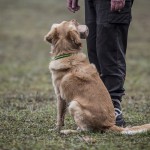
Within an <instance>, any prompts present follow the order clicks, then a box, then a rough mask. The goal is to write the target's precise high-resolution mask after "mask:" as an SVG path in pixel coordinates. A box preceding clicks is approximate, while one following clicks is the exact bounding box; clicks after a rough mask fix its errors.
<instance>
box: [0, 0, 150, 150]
mask: <svg viewBox="0 0 150 150" xmlns="http://www.w3.org/2000/svg"><path fill="white" fill-rule="evenodd" d="M81 5H82V10H81V11H80V12H79V13H76V14H71V13H69V12H68V10H67V9H66V5H65V2H64V1H59V0H55V1H51V0H44V1H40V0H21V1H20V0H15V1H12V0H0V149H5V150H10V149H12V150H20V149H21V150H24V149H29V150H30V149H31V150H41V149H42V150H46V149H52V150H55V149H56V150H58V149H62V150H63V149H75V150H79V149H83V150H84V149H91V150H96V149H100V150H107V149H111V150H116V149H118V150H124V149H134V150H141V149H143V150H146V149H147V150H148V149H150V142H149V141H150V133H149V132H148V133H144V134H140V135H134V136H125V135H119V134H116V133H103V134H100V133H82V134H81V133H80V134H77V135H60V134H59V133H56V132H50V131H48V130H49V129H51V128H53V127H54V126H55V122H56V104H55V94H54V91H53V87H52V84H51V78H50V73H49V70H48V64H49V60H50V57H49V54H48V53H49V45H47V44H46V43H44V42H43V37H44V35H45V34H46V33H47V31H48V30H49V28H50V26H51V25H52V24H53V23H55V22H60V21H62V20H69V19H72V18H77V19H78V20H79V22H81V23H83V22H84V9H83V1H81ZM149 5H150V2H149V0H145V1H141V0H136V1H135V3H134V7H133V22H132V23H131V27H130V31H129V42H128V51H127V78H126V83H125V88H126V96H125V97H124V99H123V102H122V105H123V111H124V117H125V120H126V122H127V125H132V126H133V125H140V124H144V123H149V122H150V94H149V89H150V69H149V65H150V53H149V49H150V45H149V42H150V36H149V33H150V26H149V25H150V21H149V20H148V18H149ZM141 6H142V7H141ZM84 43H85V42H84ZM84 49H86V47H85V44H84ZM75 127H76V126H75V125H74V122H73V120H72V119H71V117H70V116H69V115H67V117H66V124H65V127H64V128H65V129H68V128H71V129H74V128H75ZM86 136H89V137H91V138H92V139H93V142H92V141H89V142H87V141H86V140H84V138H85V137H86Z"/></svg>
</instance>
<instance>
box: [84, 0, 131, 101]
mask: <svg viewBox="0 0 150 150" xmlns="http://www.w3.org/2000/svg"><path fill="white" fill-rule="evenodd" d="M131 6H132V3H131V0H126V5H125V7H124V8H123V10H121V11H120V12H111V10H110V0H85V22H86V25H87V26H88V28H89V36H88V38H87V49H88V57H89V60H90V62H91V63H93V64H95V66H96V68H97V70H98V72H99V74H100V76H101V79H102V80H103V82H104V84H105V86H106V87H107V89H108V91H109V93H110V95H111V98H112V99H119V100H120V101H121V98H122V96H123V95H124V91H125V90H124V88H123V86H124V81H125V76H126V61H125V55H126V48H127V36H128V28H129V24H130V21H131Z"/></svg>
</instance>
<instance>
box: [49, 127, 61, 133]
mask: <svg viewBox="0 0 150 150" xmlns="http://www.w3.org/2000/svg"><path fill="white" fill-rule="evenodd" d="M60 130H61V127H60V126H56V127H55V128H53V129H49V130H48V131H50V132H60Z"/></svg>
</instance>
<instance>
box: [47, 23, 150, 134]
mask: <svg viewBox="0 0 150 150" xmlns="http://www.w3.org/2000/svg"><path fill="white" fill-rule="evenodd" d="M83 27H85V26H83ZM83 27H81V25H79V23H78V22H77V21H76V20H71V21H63V22H62V23H60V24H53V26H52V27H51V30H50V31H49V32H48V34H47V35H46V36H45V40H46V41H48V42H49V43H50V44H51V55H52V57H53V60H52V61H51V62H50V64H49V69H50V71H51V73H52V82H53V86H54V90H55V93H56V96H57V124H56V125H57V127H56V129H58V130H61V127H62V126H63V125H64V117H65V111H66V107H67V106H68V109H69V112H70V114H71V116H72V117H73V118H74V120H75V123H76V124H77V126H78V129H79V130H80V131H93V130H99V131H107V130H110V131H116V132H119V133H122V134H136V133H141V132H145V131H148V130H150V124H145V125H142V126H135V127H132V128H122V127H118V126H116V125H115V111H114V107H113V104H112V100H111V98H110V95H109V93H108V91H107V89H106V87H105V86H104V84H103V82H102V80H101V79H100V76H99V73H98V72H97V70H96V67H95V66H94V65H93V64H90V63H89V61H88V59H87V57H86V55H85V54H84V53H83V52H82V51H81V47H82V44H81V38H80V37H82V38H86V36H87V34H88V31H87V28H86V27H85V28H83ZM82 30H83V31H82ZM84 30H85V31H84ZM77 131H78V130H61V131H60V132H61V133H70V132H77Z"/></svg>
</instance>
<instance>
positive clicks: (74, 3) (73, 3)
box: [71, 0, 77, 9]
mask: <svg viewBox="0 0 150 150" xmlns="http://www.w3.org/2000/svg"><path fill="white" fill-rule="evenodd" d="M71 7H72V9H76V7H77V1H76V0H72V6H71Z"/></svg>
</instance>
